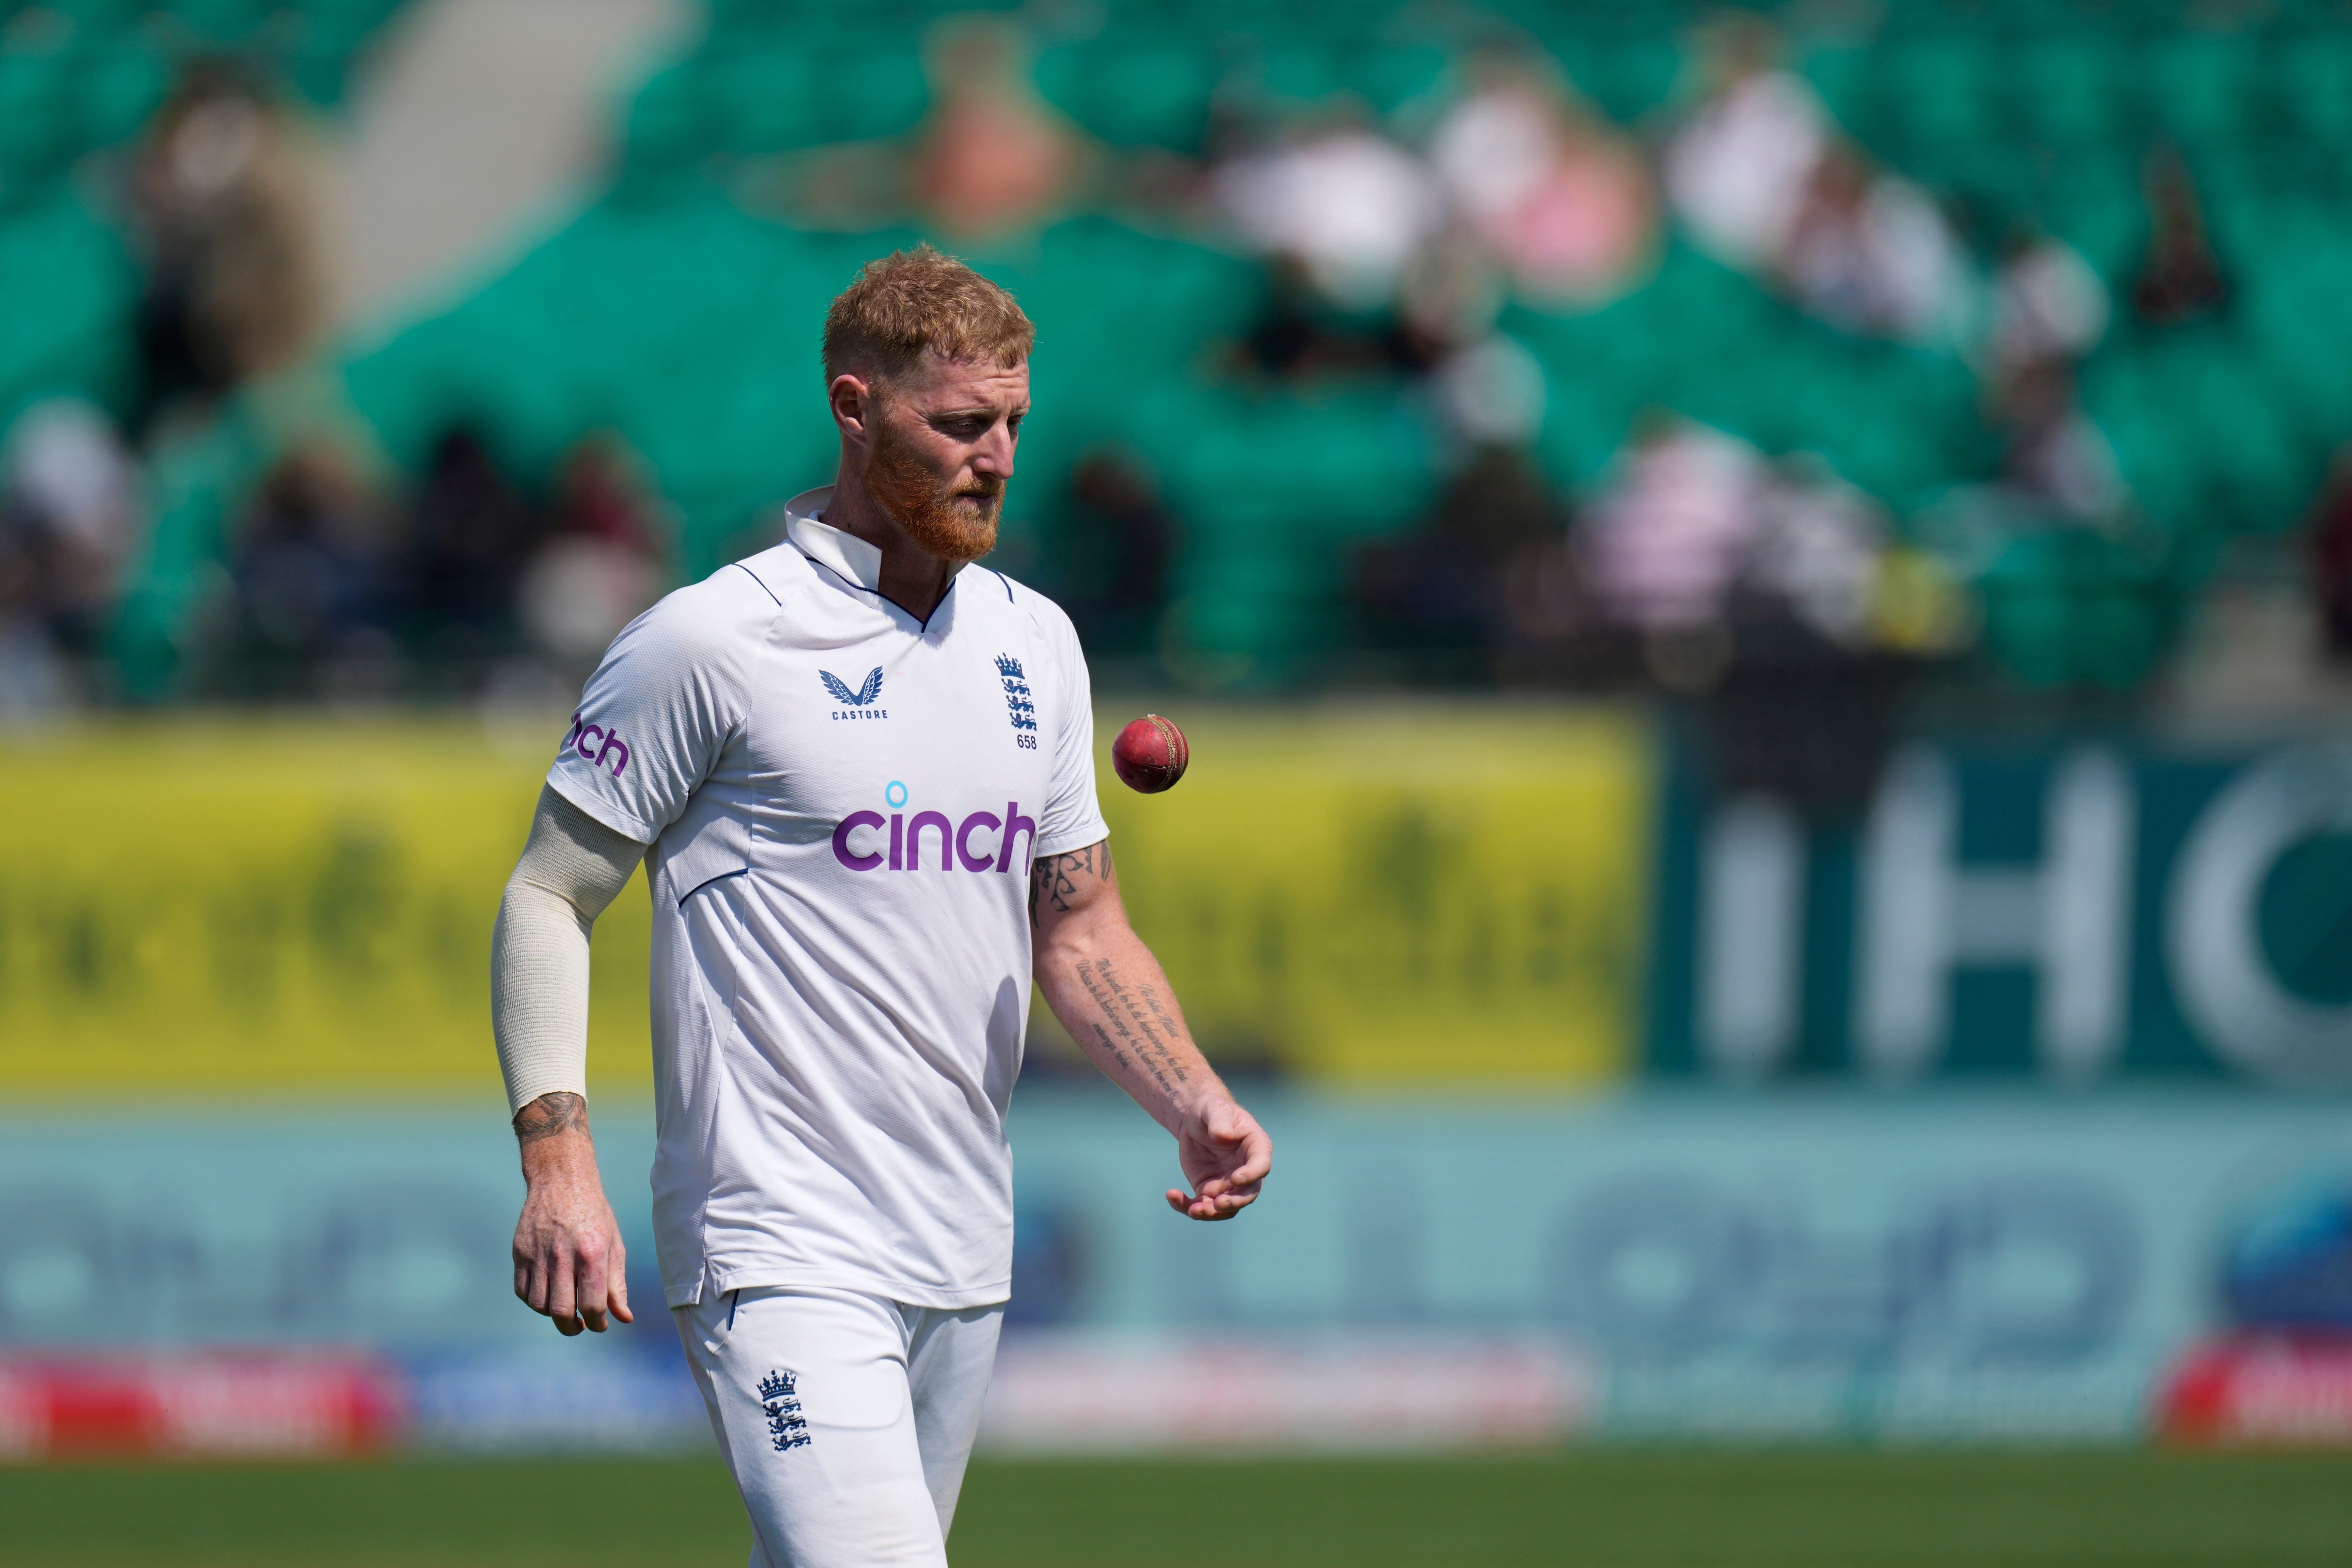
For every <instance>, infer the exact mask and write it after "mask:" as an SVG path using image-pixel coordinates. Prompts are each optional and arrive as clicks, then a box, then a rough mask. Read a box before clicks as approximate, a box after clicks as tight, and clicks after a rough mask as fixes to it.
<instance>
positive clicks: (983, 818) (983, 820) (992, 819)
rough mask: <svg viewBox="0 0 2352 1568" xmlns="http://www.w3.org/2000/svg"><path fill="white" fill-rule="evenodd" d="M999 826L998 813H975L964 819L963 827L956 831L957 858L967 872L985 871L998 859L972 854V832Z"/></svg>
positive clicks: (991, 856)
mask: <svg viewBox="0 0 2352 1568" xmlns="http://www.w3.org/2000/svg"><path fill="white" fill-rule="evenodd" d="M995 826H1000V824H999V822H998V820H997V816H996V813H994V812H992V811H975V812H973V813H972V814H971V816H967V817H965V818H964V819H963V826H961V827H959V828H957V829H956V858H957V859H958V860H960V861H961V862H962V863H963V868H964V869H965V870H967V871H985V870H987V869H988V868H989V867H990V866H991V865H992V864H993V863H994V861H995V857H994V856H993V855H975V854H973V853H972V852H971V830H972V829H973V828H975V827H995Z"/></svg>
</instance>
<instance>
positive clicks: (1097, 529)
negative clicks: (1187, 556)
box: [1054, 446, 1179, 656]
mask: <svg viewBox="0 0 2352 1568" xmlns="http://www.w3.org/2000/svg"><path fill="white" fill-rule="evenodd" d="M1065 508H1066V525H1065V527H1064V528H1063V529H1062V530H1061V531H1060V533H1059V535H1058V537H1057V539H1056V541H1055V555H1056V560H1055V563H1054V569H1055V574H1056V577H1057V579H1058V581H1059V582H1060V583H1062V584H1066V587H1065V589H1064V591H1063V604H1064V607H1065V608H1066V609H1067V610H1068V611H1069V614H1070V619H1071V620H1072V621H1073V622H1074V623H1075V624H1076V626H1077V628H1078V636H1079V639H1080V641H1082V642H1083V643H1084V644H1085V645H1086V647H1088V648H1089V649H1091V650H1093V651H1094V653H1095V654H1096V655H1097V656H1099V655H1103V654H1110V655H1114V656H1117V655H1140V654H1144V653H1147V652H1149V651H1150V648H1151V647H1152V643H1153V640H1154V638H1155V637H1156V635H1157V633H1158V630H1159V625H1160V613H1161V612H1162V611H1163V610H1165V609H1166V608H1167V606H1168V584H1169V574H1170V572H1171V569H1172V568H1173V566H1174V564H1175V558H1176V551H1177V546H1178V542H1179V540H1178V533H1177V526H1176V519H1175V517H1174V516H1173V515H1172V514H1171V512H1170V511H1169V510H1168V503H1167V500H1166V499H1165V498H1164V497H1163V496H1162V495H1161V493H1160V481H1159V476H1158V475H1156V474H1154V473H1153V472H1152V470H1151V467H1150V464H1149V463H1148V462H1147V461H1145V459H1144V458H1142V457H1140V456H1139V455H1138V454H1136V453H1134V452H1130V451H1127V450H1125V449H1123V448H1121V447H1114V446H1101V447H1093V448H1091V449H1089V450H1088V451H1087V452H1086V453H1085V454H1084V455H1082V456H1081V457H1080V458H1078V460H1077V462H1076V464H1075V465H1073V466H1072V468H1071V469H1070V479H1069V492H1068V496H1067V498H1066V502H1065Z"/></svg>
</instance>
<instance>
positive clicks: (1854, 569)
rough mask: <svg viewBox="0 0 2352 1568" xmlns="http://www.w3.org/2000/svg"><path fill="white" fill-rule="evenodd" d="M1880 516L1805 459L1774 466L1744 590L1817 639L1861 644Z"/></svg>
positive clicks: (1869, 629)
mask: <svg viewBox="0 0 2352 1568" xmlns="http://www.w3.org/2000/svg"><path fill="white" fill-rule="evenodd" d="M1885 547H1886V516H1885V512H1884V511H1883V510H1881V509H1880V507H1879V506H1878V503H1877V502H1875V501H1874V500H1871V499H1870V498H1869V497H1868V496H1866V495H1864V494H1863V493H1862V491H1860V490H1858V489H1854V488H1853V486H1852V485H1849V484H1847V483H1846V482H1845V481H1844V480H1843V479H1839V478H1838V477H1837V475H1836V474H1834V473H1833V472H1832V471H1831V470H1830V468H1829V465H1828V464H1826V463H1824V462H1822V460H1821V459H1820V458H1818V457H1814V456H1812V455H1811V454H1803V455H1801V456H1799V457H1797V458H1790V459H1788V460H1786V461H1783V462H1782V463H1780V464H1779V465H1778V466H1777V468H1776V471H1775V473H1774V475H1773V479H1772V483H1771V484H1770V485H1769V488H1768V489H1767V490H1766V492H1765V495H1764V498H1763V502H1762V516H1761V518H1760V519H1759V528H1758V530H1757V539H1756V542H1755V546H1754V548H1753V550H1752V551H1751V552H1750V554H1749V559H1748V570H1747V574H1746V585H1747V588H1748V593H1749V594H1750V595H1754V596H1757V597H1759V598H1761V599H1762V600H1764V601H1767V602H1769V603H1770V604H1771V605H1773V606H1774V607H1775V609H1776V611H1780V612H1785V613H1786V614H1787V615H1788V616H1791V617H1793V618H1794V619H1795V620H1796V621H1798V622H1799V623H1800V624H1801V625H1802V626H1804V627H1805V628H1806V629H1807V630H1808V631H1810V632H1811V633H1812V634H1813V635H1814V636H1815V637H1820V638H1821V639H1822V641H1823V642H1825V643H1828V644H1830V645H1832V646H1834V647H1842V648H1861V647H1866V646H1868V644H1869V643H1870V641H1871V638H1872V635H1873V632H1874V625H1873V612H1874V607H1875V595H1876V592H1877V588H1878V579H1879V566H1880V561H1881V558H1882V556H1883V555H1884V553H1885Z"/></svg>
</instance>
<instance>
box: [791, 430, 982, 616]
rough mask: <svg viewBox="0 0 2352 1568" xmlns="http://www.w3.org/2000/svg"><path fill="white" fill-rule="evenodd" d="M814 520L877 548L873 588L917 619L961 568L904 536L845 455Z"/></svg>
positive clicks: (937, 601) (935, 602)
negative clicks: (878, 561)
mask: <svg viewBox="0 0 2352 1568" xmlns="http://www.w3.org/2000/svg"><path fill="white" fill-rule="evenodd" d="M817 521H820V522H822V523H824V525H825V526H826V527H828V528H837V529H839V530H841V531H842V532H844V533H846V534H850V535H853V536H854V537H856V538H858V539H862V540H864V541H865V542H866V543H868V544H870V545H872V546H874V548H875V549H877V550H878V551H880V552H882V567H881V572H880V574H879V576H878V578H877V581H876V583H875V584H874V586H875V590H876V591H877V593H879V594H880V595H882V596H883V597H884V598H886V599H887V600H889V601H890V602H891V603H892V604H894V605H898V607H899V608H900V609H902V610H904V611H906V612H907V613H908V615H910V616H914V617H915V618H916V619H917V620H919V621H928V620H929V619H930V618H931V612H932V611H933V610H936V609H938V608H939V607H940V600H941V599H944V598H946V597H947V596H948V584H950V583H952V582H954V581H955V574H957V573H958V572H960V571H961V570H962V565H961V563H959V562H954V561H950V560H947V559H945V558H944V557H942V556H938V555H934V554H932V553H931V552H929V551H928V550H926V549H924V548H923V547H922V546H921V545H919V544H918V543H916V542H914V541H913V540H912V539H910V538H908V535H907V531H906V530H905V529H903V528H900V527H899V526H898V522H897V521H896V520H894V519H893V518H892V517H891V516H890V514H889V513H888V512H887V511H884V510H882V506H881V503H880V502H878V501H877V500H875V499H874V496H873V494H872V492H871V491H869V490H867V489H866V482H865V477H864V476H863V475H862V474H858V473H854V472H852V471H851V469H850V466H849V463H848V461H847V460H846V459H845V460H844V461H843V462H842V465H841V468H840V471H839V473H838V474H837V475H836V476H835V479H834V481H833V496H832V499H830V500H827V501H826V502H825V503H824V516H823V517H821V518H819V519H818V520H817Z"/></svg>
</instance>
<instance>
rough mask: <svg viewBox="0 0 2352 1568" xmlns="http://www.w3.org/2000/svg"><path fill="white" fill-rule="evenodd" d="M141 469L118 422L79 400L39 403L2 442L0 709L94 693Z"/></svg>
mask: <svg viewBox="0 0 2352 1568" xmlns="http://www.w3.org/2000/svg"><path fill="white" fill-rule="evenodd" d="M142 521H143V514H142V509H141V506H140V496H139V475H138V472H137V470H136V468H134V467H133V465H132V463H131V456H130V454H129V453H128V452H127V451H126V450H125V449H124V447H123V445H122V440H121V437H120V435H118V434H117V432H116V430H115V427H114V425H113V422H112V421H111V420H110V419H109V418H108V417H107V416H106V415H105V414H104V413H102V412H101V411H100V410H99V409H97V408H95V407H93V406H92V405H89V404H87V403H83V402H80V401H79V400H76V399H71V398H52V399H49V400H47V401H45V402H41V403H37V404H35V405H32V406H31V407H30V408H28V409H26V411H25V412H24V413H23V414H21V415H19V416H17V419H16V424H15V425H14V426H11V427H10V429H9V431H8V437H7V441H6V444H5V447H0V715H13V716H18V717H31V716H34V715H37V714H40V713H43V712H47V711H53V710H57V709H58V708H61V707H64V706H67V705H68V704H69V703H72V702H74V701H77V700H81V699H83V698H85V697H87V696H88V695H89V693H88V692H87V691H86V690H84V689H82V687H83V684H84V683H83V682H82V681H81V680H80V679H79V674H78V671H77V668H76V667H79V666H86V665H87V663H88V662H89V660H90V659H92V658H95V657H96V655H97V654H98V652H99V648H100V642H101V640H102V639H103V637H104V636H105V631H106V625H107V619H108V616H109V615H110V612H111V611H112V609H113V607H114V605H115V602H116V600H117V598H118V596H119V595H120V593H121V582H122V574H123V572H124V570H125V569H126V567H127V566H128V565H129V564H130V563H131V557H132V556H133V554H134V553H135V552H137V550H138V548H139V545H140V543H141V531H142Z"/></svg>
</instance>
